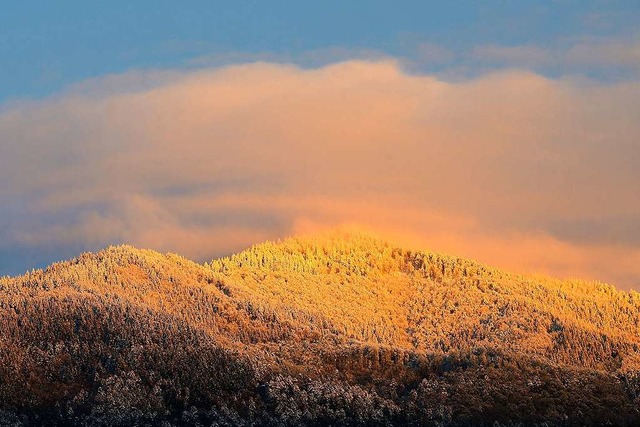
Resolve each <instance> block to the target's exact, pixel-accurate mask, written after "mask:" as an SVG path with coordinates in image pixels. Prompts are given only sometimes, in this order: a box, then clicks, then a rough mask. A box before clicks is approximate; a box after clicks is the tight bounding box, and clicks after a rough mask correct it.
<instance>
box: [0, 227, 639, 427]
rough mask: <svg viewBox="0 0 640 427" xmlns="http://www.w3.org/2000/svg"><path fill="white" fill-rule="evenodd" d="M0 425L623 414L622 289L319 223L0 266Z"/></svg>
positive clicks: (635, 308)
mask: <svg viewBox="0 0 640 427" xmlns="http://www.w3.org/2000/svg"><path fill="white" fill-rule="evenodd" d="M0 331H2V333H1V334H0V426H14V425H15V426H20V425H87V426H89V425H92V426H93V425H97V426H100V425H102V426H107V425H123V426H124V425H165V426H171V425H203V426H209V425H218V426H223V425H224V426H236V425H238V426H258V425H272V426H295V425H313V426H321V425H342V426H348V425H361V426H368V425H380V426H384V425H410V426H423V425H424V426H535V425H537V426H574V425H575V426H578V425H579V426H583V425H586V426H600V425H618V426H634V425H640V294H639V293H637V292H633V291H632V292H621V291H618V290H616V289H615V288H614V287H613V286H610V285H607V284H604V283H598V282H587V281H578V280H557V279H552V278H544V277H537V276H536V277H528V276H523V275H516V274H510V273H505V272H502V271H499V270H496V269H493V268H490V267H487V266H484V265H482V264H479V263H476V262H473V261H470V260H466V259H460V258H456V257H452V256H448V255H442V254H438V253H431V252H421V251H414V250H408V249H404V248H402V247H398V246H397V245H394V244H392V243H389V242H386V241H384V240H381V239H378V238H376V237H372V236H369V235H366V234H362V233H357V232H346V231H336V232H331V233H326V234H321V235H316V236H313V237H294V238H289V239H286V240H284V241H281V242H267V243H264V244H260V245H256V246H254V247H252V248H250V249H248V250H246V251H244V252H241V253H239V254H236V255H233V256H230V257H227V258H223V259H217V260H213V261H211V262H209V263H205V264H204V265H200V264H196V263H194V262H191V261H189V260H187V259H185V258H182V257H180V256H178V255H174V254H167V255H162V254H159V253H157V252H153V251H150V250H139V249H135V248H133V247H130V246H119V247H110V248H107V249H105V250H103V251H101V252H99V253H95V254H94V253H86V254H83V255H81V256H79V257H78V258H76V259H73V260H71V261H67V262H61V263H57V264H54V265H52V266H50V267H48V268H46V269H44V270H34V271H31V272H29V273H27V274H25V275H23V276H20V277H13V278H12V277H4V278H2V279H0Z"/></svg>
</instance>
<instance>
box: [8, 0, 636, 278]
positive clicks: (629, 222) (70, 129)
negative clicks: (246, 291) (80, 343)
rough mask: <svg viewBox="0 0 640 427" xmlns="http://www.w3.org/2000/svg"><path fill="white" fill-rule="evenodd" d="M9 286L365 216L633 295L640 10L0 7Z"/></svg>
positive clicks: (465, 252) (221, 248) (503, 263)
mask: <svg viewBox="0 0 640 427" xmlns="http://www.w3.org/2000/svg"><path fill="white" fill-rule="evenodd" d="M1 5H2V6H3V13H2V14H0V182H2V183H3V185H2V186H0V275H3V274H11V275H13V274H19V273H21V272H24V271H26V270H28V269H31V268H38V267H43V266H46V265H48V264H50V263H51V262H54V261H57V260H62V259H66V258H70V257H73V256H75V255H77V254H78V253H80V252H82V251H88V250H91V251H95V250H99V249H101V248H103V247H105V246H107V245H110V244H120V243H129V244H133V245H135V246H138V247H147V248H152V249H156V250H159V251H163V252H166V251H171V252H177V253H180V254H182V255H184V256H187V257H189V258H192V259H194V260H197V261H206V260H209V259H212V258H214V257H217V256H221V255H226V254H229V253H231V252H234V251H238V250H241V249H243V248H245V247H247V246H249V245H251V244H253V243H257V242H260V241H263V240H265V239H277V238H282V237H285V236H288V235H291V234H296V233H304V232H313V231H316V230H323V229H328V228H332V227H335V226H344V225H349V226H357V227H359V228H364V229H367V230H371V231H373V232H375V233H378V234H381V235H383V236H385V237H389V238H391V239H395V240H397V241H399V242H402V243H405V244H407V245H412V246H416V247H421V248H425V249H431V250H436V251H440V252H448V253H452V254H456V255H460V256H465V257H470V258H474V259H477V260H479V261H481V262H484V263H487V264H491V265H494V266H497V267H501V268H505V269H508V270H512V271H517V272H525V273H542V274H551V275H555V276H559V277H577V278H585V279H593V280H601V281H606V282H610V283H612V284H615V285H616V286H617V287H619V288H621V289H636V290H640V174H639V173H638V172H637V165H638V164H639V163H640V30H639V29H638V28H637V22H640V2H639V1H615V2H614V1H549V2H529V1H521V2H508V1H484V2H463V1H450V2H428V1H416V2H410V1H406V2H379V1H368V2H360V1H352V2H343V1H341V2H338V1H326V2H305V1H298V2H293V1H290V2H285V1H271V2H258V1H255V2H249V1H235V2H215V1H214V2H212V1H207V2H205V1H202V2H199V1H193V2H189V3H188V5H185V4H179V3H178V2H164V1H154V2H147V1H137V2H118V1H112V2H96V1H88V0H85V1H83V2H79V1H78V2H76V1H61V2H53V1H41V2H38V4H37V5H36V4H34V2H20V3H19V2H14V1H6V0H5V1H1Z"/></svg>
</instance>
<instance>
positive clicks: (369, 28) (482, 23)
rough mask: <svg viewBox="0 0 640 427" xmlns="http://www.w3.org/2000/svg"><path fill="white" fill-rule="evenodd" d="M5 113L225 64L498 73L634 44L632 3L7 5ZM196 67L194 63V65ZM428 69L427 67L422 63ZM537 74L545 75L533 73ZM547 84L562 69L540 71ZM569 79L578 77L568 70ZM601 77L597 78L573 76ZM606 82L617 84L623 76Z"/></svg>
mask: <svg viewBox="0 0 640 427" xmlns="http://www.w3.org/2000/svg"><path fill="white" fill-rule="evenodd" d="M0 7H1V9H2V13H0V58H1V59H0V102H2V101H3V100H4V101H6V100H9V99H16V98H17V99H19V98H33V97H42V96H46V95H48V94H51V93H54V92H56V91H58V90H60V89H61V88H63V87H64V86H66V85H69V84H72V83H74V82H77V81H80V80H84V79H87V78H91V77H95V76H101V75H104V74H111V73H121V72H125V71H127V70H131V69H134V68H135V69H148V68H185V67H195V66H201V65H206V64H207V61H209V62H212V63H216V62H220V61H222V62H224V61H225V58H226V57H228V55H230V54H233V55H238V54H246V55H255V56H256V57H258V58H259V57H260V55H272V56H274V55H279V57H280V58H285V59H287V60H289V61H296V62H302V63H304V62H305V61H306V60H308V58H309V56H310V55H306V56H305V53H307V52H310V51H311V52H313V51H323V50H327V49H341V50H342V51H362V50H365V51H376V52H379V53H382V54H387V55H391V56H394V57H403V58H405V57H406V58H409V59H415V58H417V59H418V61H420V56H421V54H420V52H421V50H420V48H419V47H420V46H421V45H423V44H425V43H426V44H430V45H437V46H438V47H440V48H442V49H446V50H447V51H449V52H451V53H453V56H451V55H449V56H448V57H447V61H445V62H447V63H446V64H444V63H443V61H442V60H440V61H435V62H436V63H433V62H434V61H429V63H428V64H426V65H425V64H418V66H419V67H422V68H426V71H432V70H440V69H442V68H443V67H444V66H445V65H446V66H447V67H448V68H451V66H452V65H459V66H464V67H465V69H468V68H471V71H468V72H473V71H474V70H478V69H484V68H487V67H493V66H500V65H504V64H503V63H498V64H496V63H495V61H493V60H486V59H484V60H478V58H477V57H474V56H472V55H469V52H471V51H472V49H473V48H475V47H477V46H482V45H498V46H521V45H529V46H530V45H535V46H537V47H541V48H556V47H558V46H569V45H571V44H573V43H577V42H580V41H585V40H587V41H591V42H593V41H599V40H637V35H638V30H637V23H638V22H640V2H638V1H628V0H620V1H604V0H599V1H587V0H580V1H579V0H576V1H569V0H568V1H547V2H539V1H497V0H490V1H476V2H470V1H441V2H433V1H424V0H423V1H394V2H390V1H366V2H365V1H335V0H328V1H322V2H316V1H282V0H278V1H229V2H221V1H195V0H194V1H189V2H176V1H163V0H154V1H147V0H139V1H133V2H132V1H126V2H125V1H92V0H83V1H44V0H43V1H39V2H34V1H13V0H3V1H1V2H0ZM198 58H200V60H198ZM423 59H424V58H423ZM540 68H543V67H540ZM542 71H545V72H548V73H562V72H563V71H566V70H564V69H562V68H558V67H554V66H551V65H549V64H546V69H543V70H542ZM570 71H571V72H575V70H570ZM580 71H582V72H583V73H585V74H588V73H590V72H591V73H594V74H595V75H596V76H597V75H598V73H600V74H601V75H602V74H603V72H602V70H595V71H594V70H590V69H582V70H580ZM604 75H605V76H613V77H616V76H619V75H622V76H623V77H624V76H625V74H624V73H623V72H621V71H620V70H612V71H610V72H609V73H604Z"/></svg>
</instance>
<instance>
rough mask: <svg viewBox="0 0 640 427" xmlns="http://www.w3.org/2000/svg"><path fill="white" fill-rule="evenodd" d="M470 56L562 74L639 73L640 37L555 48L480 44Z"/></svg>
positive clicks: (587, 42) (488, 62) (562, 45)
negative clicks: (638, 38) (639, 38)
mask: <svg viewBox="0 0 640 427" xmlns="http://www.w3.org/2000/svg"><path fill="white" fill-rule="evenodd" d="M470 57H471V58H472V59H473V60H474V61H479V62H480V63H481V64H484V65H493V66H498V67H517V68H526V69H536V70H541V71H548V70H555V72H556V73H561V74H567V73H568V74H587V75H589V74H593V73H595V74H598V75H602V73H603V72H604V73H605V74H604V76H607V75H609V76H611V75H613V76H614V77H618V76H619V75H623V76H635V77H637V76H638V71H640V40H637V39H624V40H616V39H600V40H599V39H585V40H577V41H573V42H572V43H570V44H560V45H559V46H554V47H541V46H536V45H516V46H502V45H495V44H491V45H482V46H477V47H475V48H473V49H472V51H471V54H470Z"/></svg>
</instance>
